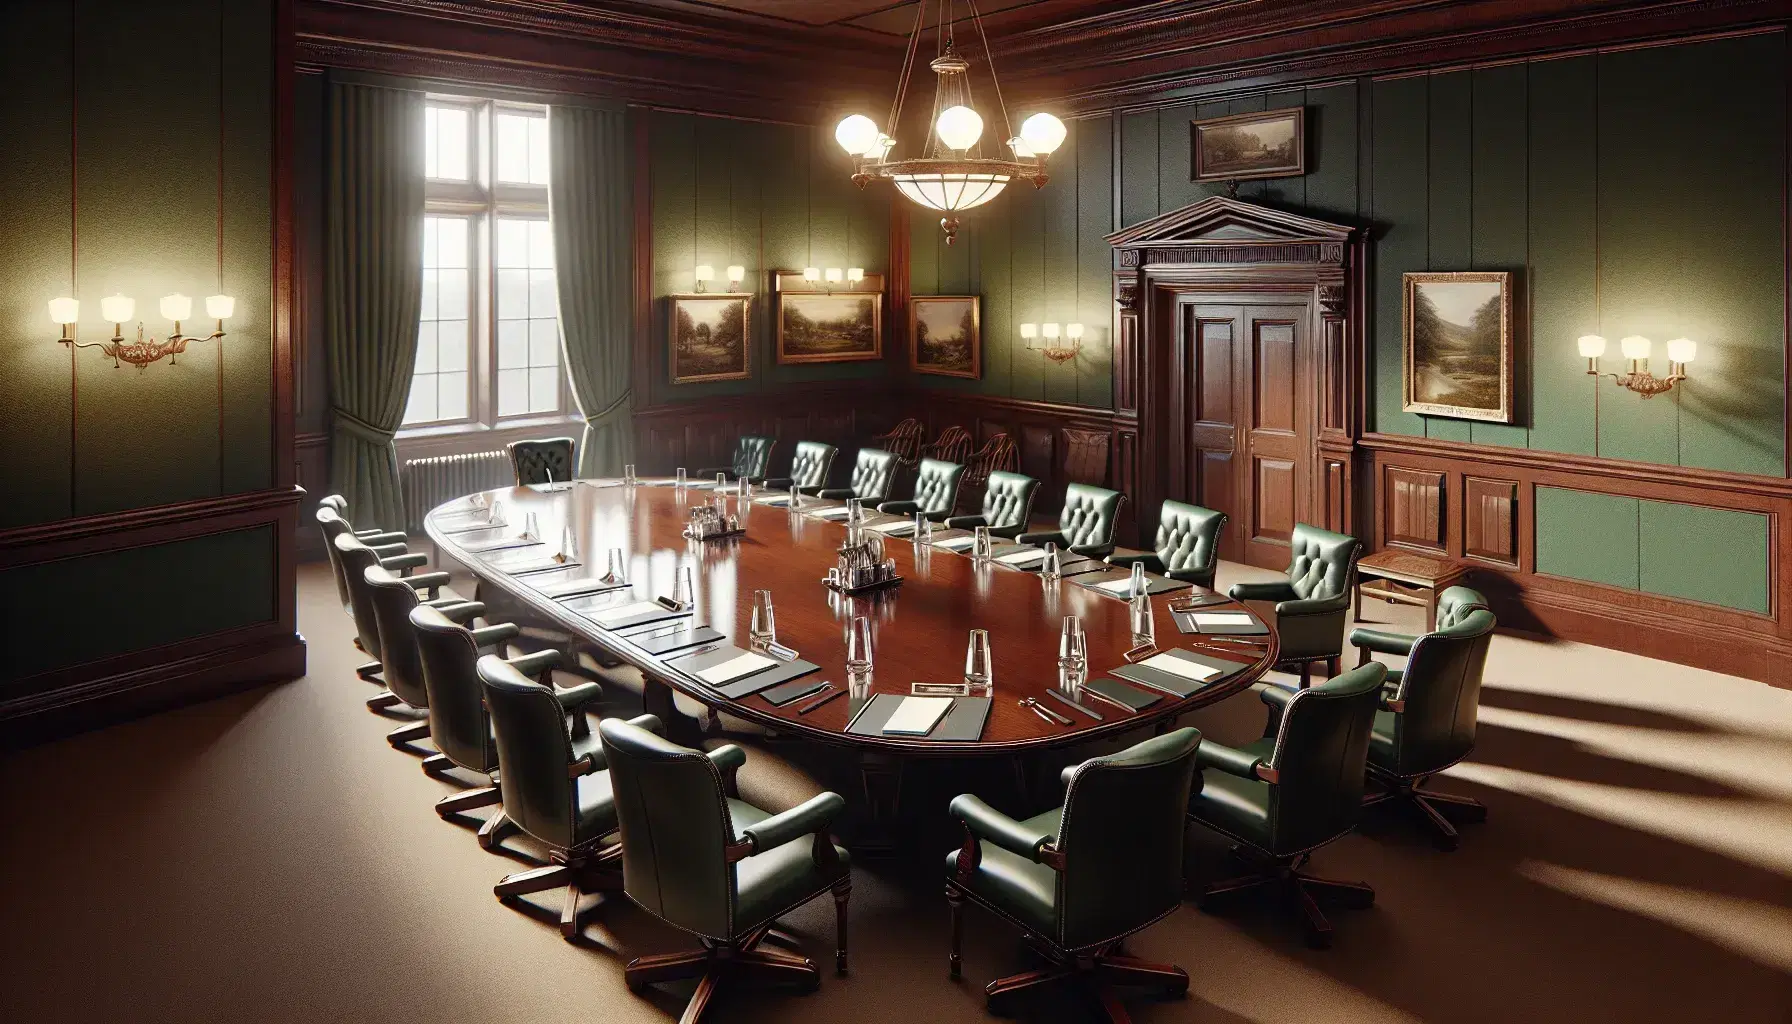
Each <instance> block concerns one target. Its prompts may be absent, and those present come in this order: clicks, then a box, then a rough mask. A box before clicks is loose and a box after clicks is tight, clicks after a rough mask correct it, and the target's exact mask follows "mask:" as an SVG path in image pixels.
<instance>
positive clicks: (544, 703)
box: [475, 654, 579, 849]
mask: <svg viewBox="0 0 1792 1024" xmlns="http://www.w3.org/2000/svg"><path fill="white" fill-rule="evenodd" d="M475 664H476V666H477V671H478V673H479V682H480V687H481V690H482V691H483V693H484V695H485V706H486V707H487V708H488V709H489V710H490V712H491V721H492V734H493V735H494V736H495V737H496V738H497V747H498V767H499V773H498V791H499V793H500V795H501V796H503V798H504V813H505V814H506V815H508V816H509V817H510V820H511V821H513V822H515V823H516V826H517V827H518V828H520V829H522V830H523V831H525V832H527V833H529V834H530V835H532V836H534V837H535V838H537V839H539V840H541V841H542V842H544V843H548V844H550V845H552V846H557V847H560V848H561V849H571V848H572V847H574V846H577V845H578V842H579V836H578V835H577V829H576V827H575V824H574V821H575V818H576V816H577V810H576V800H577V792H578V780H576V779H573V778H571V777H570V772H569V770H568V768H569V766H570V765H571V764H572V763H573V752H572V735H571V734H570V733H569V732H568V731H567V725H566V710H565V709H564V708H563V707H561V705H560V699H559V698H558V697H556V696H554V691H553V690H552V689H550V688H549V687H547V686H545V685H543V684H541V683H538V682H536V681H535V680H533V679H530V678H529V677H528V676H526V675H523V674H522V673H521V672H519V671H517V669H516V666H514V665H511V664H510V663H509V662H507V661H505V660H504V659H502V658H500V657H498V656H496V655H492V654H488V655H485V656H484V657H482V658H480V659H479V661H478V662H476V663H475Z"/></svg>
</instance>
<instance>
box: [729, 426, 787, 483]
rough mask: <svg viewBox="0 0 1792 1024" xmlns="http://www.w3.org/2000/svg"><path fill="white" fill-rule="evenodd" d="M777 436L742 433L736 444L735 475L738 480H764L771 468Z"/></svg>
mask: <svg viewBox="0 0 1792 1024" xmlns="http://www.w3.org/2000/svg"><path fill="white" fill-rule="evenodd" d="M777 444H778V439H777V438H775V437H761V436H759V435H758V434H742V435H741V438H740V440H739V441H737V442H735V444H734V476H735V479H737V480H762V479H764V478H765V474H766V473H767V472H768V471H769V470H770V468H771V462H772V449H773V448H775V447H777Z"/></svg>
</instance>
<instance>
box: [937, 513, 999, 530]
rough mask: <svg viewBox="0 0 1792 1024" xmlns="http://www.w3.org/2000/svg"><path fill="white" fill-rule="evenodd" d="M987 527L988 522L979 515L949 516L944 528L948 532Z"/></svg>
mask: <svg viewBox="0 0 1792 1024" xmlns="http://www.w3.org/2000/svg"><path fill="white" fill-rule="evenodd" d="M988 525H989V520H987V519H985V518H983V517H982V516H980V515H975V516H950V517H948V518H947V519H946V528H947V529H949V530H974V529H976V528H977V527H979V526H988Z"/></svg>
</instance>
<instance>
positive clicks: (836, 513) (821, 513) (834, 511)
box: [809, 506, 848, 519]
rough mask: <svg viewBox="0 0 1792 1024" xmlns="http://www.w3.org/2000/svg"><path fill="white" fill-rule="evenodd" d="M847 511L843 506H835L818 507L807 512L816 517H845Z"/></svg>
mask: <svg viewBox="0 0 1792 1024" xmlns="http://www.w3.org/2000/svg"><path fill="white" fill-rule="evenodd" d="M847 511H848V510H847V509H846V507H845V506H839V507H836V508H824V509H818V510H817V511H814V512H811V513H809V514H810V515H812V516H814V517H815V518H817V519H845V518H846V513H847Z"/></svg>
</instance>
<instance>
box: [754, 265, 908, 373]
mask: <svg viewBox="0 0 1792 1024" xmlns="http://www.w3.org/2000/svg"><path fill="white" fill-rule="evenodd" d="M775 280H776V284H777V290H778V362H779V363H845V362H856V361H859V360H869V359H882V358H883V355H884V294H883V292H884V279H883V275H882V274H866V275H865V278H864V280H863V281H858V282H855V283H852V284H839V285H835V286H833V287H830V286H829V285H827V284H825V283H823V282H818V281H814V282H812V281H805V280H803V275H802V274H800V273H793V272H790V271H779V272H778V274H777V276H776V278H775Z"/></svg>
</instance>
